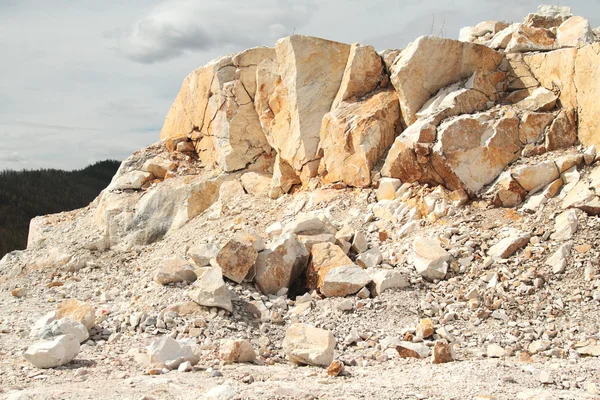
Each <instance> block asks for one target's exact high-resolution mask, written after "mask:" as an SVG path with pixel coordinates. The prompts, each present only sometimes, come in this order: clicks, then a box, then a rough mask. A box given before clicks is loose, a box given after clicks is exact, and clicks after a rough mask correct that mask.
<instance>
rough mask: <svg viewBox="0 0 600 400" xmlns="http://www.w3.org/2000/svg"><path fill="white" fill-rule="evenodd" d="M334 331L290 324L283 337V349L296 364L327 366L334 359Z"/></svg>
mask: <svg viewBox="0 0 600 400" xmlns="http://www.w3.org/2000/svg"><path fill="white" fill-rule="evenodd" d="M334 348H335V339H334V337H333V333H331V332H330V331H327V330H324V329H318V328H315V327H312V326H310V325H306V324H299V323H295V324H292V325H290V326H289V327H288V328H287V330H286V332H285V338H284V339H283V351H284V352H285V354H286V356H287V358H288V360H290V361H291V362H293V363H296V364H308V365H316V366H321V367H327V366H329V364H331V362H332V361H333V352H334Z"/></svg>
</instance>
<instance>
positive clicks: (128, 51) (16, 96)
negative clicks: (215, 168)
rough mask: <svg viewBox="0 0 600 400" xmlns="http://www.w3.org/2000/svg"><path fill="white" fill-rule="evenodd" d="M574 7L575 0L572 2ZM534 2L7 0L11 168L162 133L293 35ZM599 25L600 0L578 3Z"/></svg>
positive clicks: (388, 25) (7, 154)
mask: <svg viewBox="0 0 600 400" xmlns="http://www.w3.org/2000/svg"><path fill="white" fill-rule="evenodd" d="M563 4H564V2H563ZM537 5H538V2H537V1H528V0H460V1H459V0H455V1H452V0H406V1H400V0H250V1H249V0H197V1H191V0H163V1H158V0H127V1H123V0H118V1H117V0H102V1H98V0H76V1H74V0H0V54H1V56H0V170H2V169H5V168H9V169H23V168H41V167H44V168H46V167H48V168H64V169H75V168H82V167H84V166H86V165H87V164H89V163H92V162H95V161H98V160H103V159H107V158H115V159H123V158H125V157H127V156H128V155H129V154H131V153H132V152H134V151H135V150H138V149H140V148H142V147H143V146H145V145H148V144H150V143H153V142H155V141H157V140H158V138H159V132H160V128H161V126H162V123H163V120H164V118H165V116H166V114H167V111H168V110H169V107H170V105H171V103H172V102H173V100H174V99H175V96H176V94H177V92H178V91H179V87H180V85H181V82H182V80H183V79H184V78H185V76H186V75H187V74H188V73H189V72H191V71H192V70H193V69H195V68H197V67H199V66H202V65H203V64H204V63H206V62H207V61H209V60H211V59H213V58H215V57H217V56H220V55H222V54H226V53H230V52H233V51H239V50H242V49H245V48H248V47H253V46H256V45H271V46H272V45H273V44H274V43H275V41H276V40H277V38H279V37H283V36H286V35H289V34H291V33H293V32H294V31H295V32H296V33H299V34H305V35H312V36H320V37H324V38H328V39H333V40H337V41H341V42H346V43H353V42H361V43H364V44H371V45H373V46H375V47H376V48H377V49H378V50H383V49H385V48H402V47H405V46H406V45H407V44H408V43H409V42H410V41H412V40H413V39H415V38H416V37H418V36H420V35H426V34H431V33H433V34H437V35H440V34H441V35H445V36H447V37H452V38H456V37H457V36H458V31H459V29H460V28H461V27H463V26H467V25H474V24H476V23H478V22H480V21H483V20H490V19H504V20H507V21H520V20H521V19H522V18H523V17H524V16H525V15H526V14H527V13H529V12H533V11H535V10H536V9H537ZM568 5H569V6H571V7H572V9H573V12H574V13H575V14H576V15H583V16H585V17H586V18H588V19H589V20H590V23H591V24H592V26H593V27H596V26H599V25H600V0H577V1H571V2H570V3H569V4H568Z"/></svg>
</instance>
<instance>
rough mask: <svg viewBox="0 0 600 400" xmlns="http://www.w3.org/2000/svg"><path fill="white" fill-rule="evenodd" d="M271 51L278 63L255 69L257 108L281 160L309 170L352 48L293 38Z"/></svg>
mask: <svg viewBox="0 0 600 400" xmlns="http://www.w3.org/2000/svg"><path fill="white" fill-rule="evenodd" d="M275 50H276V53H277V63H276V64H275V63H263V64H261V65H259V67H258V70H257V78H258V80H257V85H258V90H257V94H256V98H257V102H256V104H255V106H256V109H257V110H258V112H259V117H260V121H261V124H262V126H263V129H264V130H265V132H266V134H267V139H268V140H269V143H270V144H271V146H272V147H273V148H275V149H276V150H277V153H278V154H279V156H280V158H281V159H282V160H284V161H286V162H287V163H288V164H289V165H290V166H292V168H293V169H294V170H295V171H301V170H302V169H303V168H304V167H305V166H306V168H313V166H312V165H309V163H311V162H313V161H315V160H317V159H318V157H317V148H318V145H319V132H320V130H321V121H322V119H323V116H324V115H325V114H326V113H328V112H329V111H330V110H331V105H332V104H333V101H334V99H335V97H336V95H337V93H338V90H339V88H340V84H341V82H342V77H343V75H344V71H345V69H346V64H347V61H348V56H349V54H350V46H349V45H347V44H343V43H337V42H332V41H329V40H324V39H319V38H314V37H309V36H302V35H294V36H290V37H287V38H283V39H280V40H279V41H278V42H277V44H276V45H275ZM315 173H316V170H315V171H314V172H311V173H310V174H308V172H307V174H308V175H309V176H310V175H314V174H315Z"/></svg>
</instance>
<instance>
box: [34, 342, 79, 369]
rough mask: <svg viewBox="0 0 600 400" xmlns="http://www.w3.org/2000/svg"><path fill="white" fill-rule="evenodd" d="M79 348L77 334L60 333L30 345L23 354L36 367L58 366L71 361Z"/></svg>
mask: <svg viewBox="0 0 600 400" xmlns="http://www.w3.org/2000/svg"><path fill="white" fill-rule="evenodd" d="M79 349H80V347H79V340H78V339H77V337H76V336H74V335H60V336H56V337H54V338H52V339H49V340H44V341H42V342H37V343H35V344H33V345H31V346H29V347H28V348H27V350H26V351H25V353H24V354H23V356H24V357H25V359H26V360H27V361H29V362H30V363H31V364H33V365H34V366H35V367H36V368H56V367H60V366H61V365H65V364H68V363H69V362H71V361H72V360H73V359H74V358H75V357H76V356H77V354H79Z"/></svg>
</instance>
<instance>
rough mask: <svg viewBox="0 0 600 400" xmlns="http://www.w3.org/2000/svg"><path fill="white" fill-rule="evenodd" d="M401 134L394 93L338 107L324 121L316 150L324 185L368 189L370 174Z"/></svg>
mask: <svg viewBox="0 0 600 400" xmlns="http://www.w3.org/2000/svg"><path fill="white" fill-rule="evenodd" d="M399 131H400V107H399V105H398V96H397V95H396V92H395V91H393V90H387V91H383V92H379V93H376V94H374V95H372V96H371V97H369V98H367V99H364V100H363V101H359V102H355V103H341V104H340V105H339V107H338V108H337V109H335V110H334V111H332V112H331V113H328V114H326V115H325V117H324V118H323V126H322V127H321V141H320V143H319V148H320V150H321V151H322V152H323V158H322V160H321V163H322V165H323V166H324V169H325V171H326V175H325V178H324V179H325V180H326V181H327V182H339V181H341V182H344V183H346V184H348V185H350V186H358V187H361V186H368V185H369V184H370V183H371V170H372V169H373V166H374V165H375V163H376V162H377V161H378V160H379V158H380V157H381V156H382V155H383V154H384V153H385V151H386V150H387V149H388V148H389V147H390V146H391V145H392V143H393V142H394V139H395V138H396V135H397V134H398V133H399Z"/></svg>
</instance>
